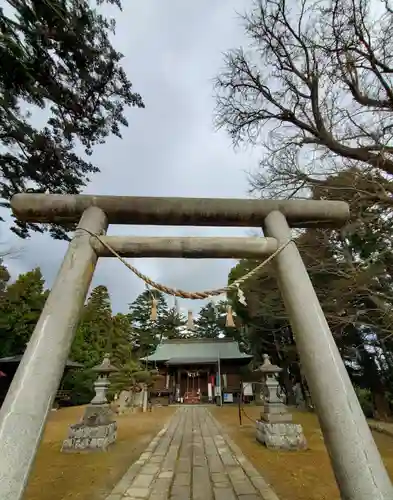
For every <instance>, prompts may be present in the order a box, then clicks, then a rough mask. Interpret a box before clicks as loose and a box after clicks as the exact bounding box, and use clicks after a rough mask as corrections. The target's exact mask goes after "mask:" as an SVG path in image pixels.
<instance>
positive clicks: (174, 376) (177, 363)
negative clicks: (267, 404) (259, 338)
mask: <svg viewBox="0 0 393 500" xmlns="http://www.w3.org/2000/svg"><path fill="white" fill-rule="evenodd" d="M250 360H251V356H249V355H247V354H244V353H242V352H241V351H240V349H239V345H238V343H237V342H236V341H234V340H233V339H229V338H223V339H174V340H166V341H164V342H162V343H161V344H160V345H159V346H158V347H157V349H156V351H155V352H154V353H153V354H151V355H150V356H148V357H147V358H144V361H145V362H147V363H149V365H150V366H153V367H154V368H156V369H157V370H158V371H159V373H160V375H161V376H160V377H159V378H158V379H157V380H156V382H155V384H154V386H153V387H152V389H151V394H152V396H153V397H161V398H162V397H164V398H168V402H169V403H184V404H198V403H221V402H222V401H223V402H232V401H236V400H237V398H238V397H239V395H240V392H241V383H242V380H241V368H242V367H244V366H246V365H248V364H249V362H250Z"/></svg>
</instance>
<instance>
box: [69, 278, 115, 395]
mask: <svg viewBox="0 0 393 500" xmlns="http://www.w3.org/2000/svg"><path fill="white" fill-rule="evenodd" d="M112 335H113V321H112V311H111V303H110V297H109V292H108V289H107V288H106V287H105V286H102V285H100V286H97V287H96V288H94V289H93V290H92V292H91V294H90V297H89V298H88V300H87V303H86V305H85V306H84V309H83V312H82V317H81V321H80V323H79V326H78V329H77V331H76V334H75V338H74V341H73V343H72V346H71V352H70V358H71V359H72V360H73V361H77V362H78V363H82V364H83V366H84V369H83V370H80V371H70V372H69V373H67V375H66V377H65V379H64V382H63V388H64V389H65V390H70V391H71V400H72V402H73V404H86V403H88V402H89V401H91V399H92V398H93V396H94V381H95V380H96V378H97V374H96V373H95V372H92V371H91V370H90V368H93V367H94V366H96V365H98V364H100V363H101V362H102V360H103V357H104V354H105V353H107V352H108V353H110V350H111V342H112Z"/></svg>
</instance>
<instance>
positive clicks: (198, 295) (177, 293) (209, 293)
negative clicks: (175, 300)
mask: <svg viewBox="0 0 393 500" xmlns="http://www.w3.org/2000/svg"><path fill="white" fill-rule="evenodd" d="M76 231H85V232H86V233H88V234H90V236H93V237H94V238H96V239H97V240H98V241H99V242H100V243H101V245H103V246H104V247H105V248H107V249H108V250H109V251H110V252H111V253H112V254H113V255H114V256H115V257H117V258H118V259H119V260H120V262H122V263H123V264H124V265H125V266H126V267H127V268H128V269H129V270H130V271H132V272H133V273H134V274H135V275H136V276H138V278H140V279H141V280H142V281H144V282H145V283H146V285H148V286H150V287H151V288H154V289H155V290H158V291H160V292H163V293H166V294H167V295H172V296H174V297H179V298H181V299H191V300H203V299H208V298H209V297H217V296H219V295H223V294H224V293H227V292H229V291H231V290H236V289H238V288H239V286H240V285H241V284H242V283H244V282H245V281H246V280H248V279H249V278H251V277H252V276H254V275H255V274H256V273H258V271H260V270H261V269H262V268H263V267H265V266H266V265H267V264H268V263H269V262H271V261H272V260H273V259H274V258H275V257H276V256H277V255H278V254H279V253H280V252H281V251H282V250H284V248H285V247H286V246H287V245H289V243H291V241H293V240H292V239H290V240H288V241H286V242H285V243H283V244H282V245H280V246H279V247H278V248H277V250H276V251H275V252H274V253H272V254H271V255H270V256H269V257H268V258H267V259H266V260H264V261H263V262H261V263H260V264H258V265H257V266H256V267H255V268H254V269H252V270H251V271H249V272H248V273H247V274H245V275H244V276H241V277H240V278H238V279H237V280H236V281H234V282H233V283H231V284H230V285H228V286H225V287H223V288H217V289H215V290H205V291H203V292H187V291H185V290H180V289H176V288H170V287H168V286H165V285H161V284H160V283H156V282H155V281H153V280H152V279H150V278H149V277H148V276H146V275H145V274H143V273H141V272H140V271H138V269H137V268H136V267H134V266H132V265H131V264H129V263H128V262H127V261H126V260H125V259H124V258H123V257H122V256H121V255H119V254H118V253H117V252H116V250H114V249H113V248H112V247H111V246H110V245H108V243H106V242H105V241H104V240H103V239H102V238H101V237H100V236H99V235H98V234H95V233H93V232H92V231H89V230H88V229H85V228H83V227H77V228H76Z"/></svg>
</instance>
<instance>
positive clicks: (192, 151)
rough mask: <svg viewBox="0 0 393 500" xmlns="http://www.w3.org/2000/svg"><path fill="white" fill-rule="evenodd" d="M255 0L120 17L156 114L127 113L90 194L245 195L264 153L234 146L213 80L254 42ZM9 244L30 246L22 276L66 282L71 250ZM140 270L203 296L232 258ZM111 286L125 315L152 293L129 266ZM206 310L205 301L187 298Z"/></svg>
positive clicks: (130, 65) (103, 280) (41, 243)
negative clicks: (36, 270) (37, 271)
mask: <svg viewBox="0 0 393 500" xmlns="http://www.w3.org/2000/svg"><path fill="white" fill-rule="evenodd" d="M249 3H250V2H249V1H248V0H238V1H235V0H229V1H226V2H222V1H219V0H214V1H211V0H203V1H201V2H194V3H192V2H191V3H190V2H184V1H180V0H176V1H171V2H162V1H159V0H155V1H150V2H142V1H139V2H134V1H132V2H128V1H127V2H124V4H125V5H124V11H123V13H116V18H117V26H118V27H117V34H116V37H115V44H116V47H117V48H118V49H119V50H120V51H121V52H122V53H123V54H124V55H125V59H124V67H125V69H126V71H127V73H128V74H129V76H130V79H131V81H132V82H133V84H134V89H135V91H137V92H140V93H141V94H142V96H143V98H144V100H145V103H146V109H144V110H137V109H130V110H129V111H128V112H127V116H128V119H129V124H130V126H129V128H128V129H125V130H124V131H123V140H119V139H116V138H111V139H109V140H108V141H107V143H106V144H105V145H103V146H99V147H97V149H96V151H95V153H94V155H93V161H94V162H96V163H97V165H98V166H99V167H100V169H101V173H100V174H98V175H95V176H94V177H93V178H92V181H91V183H90V184H89V186H88V187H87V189H86V193H95V194H113V195H116V194H118V195H138V196H191V197H236V198H239V197H244V196H246V194H247V189H248V185H247V176H246V173H245V172H246V171H248V170H250V169H251V168H253V167H255V165H256V164H257V159H258V157H257V153H256V152H254V151H247V150H246V151H238V152H235V151H234V150H233V148H232V145H231V142H230V139H229V138H228V137H227V136H226V134H225V133H224V132H222V131H221V132H215V131H214V129H213V119H212V117H213V109H214V99H213V86H212V81H213V78H214V77H215V76H216V74H217V72H218V71H219V69H220V68H221V67H222V64H223V58H222V53H223V52H224V51H225V50H227V49H229V48H232V47H237V46H239V45H241V44H242V43H244V42H245V40H244V35H243V29H242V26H241V23H240V21H239V19H238V17H237V15H236V12H235V11H236V10H237V11H240V12H241V11H243V10H244V9H245V8H246V6H247V5H249ZM109 232H110V234H130V235H131V234H135V235H150V236H152V235H156V236H162V235H173V236H177V235H178V236H192V235H195V236H198V235H207V236H212V235H217V236H230V235H233V236H235V235H244V234H248V233H249V230H248V229H246V228H238V229H236V228H174V227H151V226H150V227H148V226H146V227H136V226H131V227H124V226H116V227H111V228H110V231H109ZM3 242H4V243H6V244H8V245H11V246H19V247H23V251H22V253H21V255H20V256H19V257H18V258H16V259H12V260H7V264H8V265H9V267H10V270H11V272H12V275H13V277H15V276H16V275H17V274H18V273H19V272H25V271H27V270H29V269H31V268H33V267H35V266H40V267H41V269H42V272H43V274H44V277H45V279H46V282H47V284H48V286H51V285H52V283H53V280H54V278H55V276H56V273H57V270H58V267H59V265H60V263H61V259H62V256H63V255H64V252H65V250H66V244H65V243H63V242H56V241H53V240H51V239H50V238H49V237H48V236H47V235H38V234H36V235H33V236H32V238H31V239H29V240H27V241H24V242H21V241H20V240H17V239H16V238H14V237H13V236H11V235H7V237H5V235H3ZM133 263H134V264H135V265H137V267H138V268H139V269H140V270H141V271H142V272H145V273H146V274H148V275H149V276H150V277H152V278H153V279H155V280H157V281H161V282H163V283H164V284H167V285H169V286H174V287H178V288H184V289H186V290H191V291H197V290H204V289H207V288H215V287H221V286H222V285H225V284H226V281H227V275H228V271H229V269H230V267H231V266H232V265H233V264H234V263H233V262H232V261H216V260H209V261H190V260H183V261H181V260H178V259H175V260H167V259H162V260H158V259H140V260H134V261H133ZM97 284H104V285H107V286H108V288H109V290H110V293H111V296H112V301H113V309H114V310H115V311H125V309H126V306H127V304H128V303H130V302H131V301H132V300H134V299H135V297H136V296H137V294H138V293H140V292H141V291H143V288H144V287H143V284H142V283H141V282H140V280H138V279H137V278H136V277H134V276H133V275H132V273H131V272H130V271H128V270H127V269H126V268H125V267H124V266H123V265H122V264H121V263H120V262H117V261H115V260H114V259H107V260H105V261H102V262H100V263H99V265H98V268H97V271H96V273H95V277H94V281H93V286H95V285H97ZM181 305H182V307H184V308H185V309H187V308H189V307H191V308H193V309H194V310H197V309H198V308H199V307H200V305H201V304H200V303H196V302H192V303H190V302H189V301H188V302H187V301H183V302H182V304H181Z"/></svg>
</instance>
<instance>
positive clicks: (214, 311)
mask: <svg viewBox="0 0 393 500" xmlns="http://www.w3.org/2000/svg"><path fill="white" fill-rule="evenodd" d="M220 314H221V311H219V310H218V308H217V306H216V305H215V304H214V303H213V302H208V303H207V304H206V305H204V306H203V307H202V308H201V310H200V311H199V316H198V318H197V319H196V321H195V333H196V335H197V336H198V337H202V338H208V339H216V338H218V337H220V335H223V334H224V331H223V327H222V321H221V317H220Z"/></svg>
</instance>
